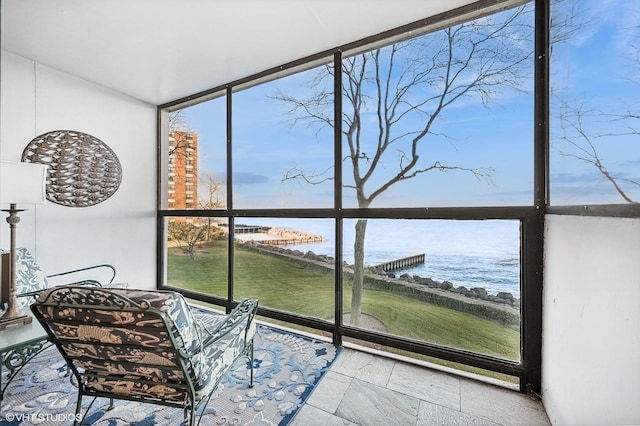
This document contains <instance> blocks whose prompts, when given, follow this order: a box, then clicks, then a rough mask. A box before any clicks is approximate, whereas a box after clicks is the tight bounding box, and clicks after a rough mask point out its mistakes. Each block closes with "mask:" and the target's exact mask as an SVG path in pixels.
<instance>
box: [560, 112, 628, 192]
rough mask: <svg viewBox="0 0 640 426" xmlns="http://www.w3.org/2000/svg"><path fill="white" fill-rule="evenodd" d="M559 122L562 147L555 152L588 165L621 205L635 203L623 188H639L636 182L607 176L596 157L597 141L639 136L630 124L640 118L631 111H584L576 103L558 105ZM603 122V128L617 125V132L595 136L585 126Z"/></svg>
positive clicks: (593, 131)
mask: <svg viewBox="0 0 640 426" xmlns="http://www.w3.org/2000/svg"><path fill="white" fill-rule="evenodd" d="M559 119H560V120H559V121H560V127H561V129H562V134H561V136H560V139H561V140H562V141H564V142H565V146H564V147H562V148H559V149H557V152H558V153H559V154H560V155H562V156H564V157H571V158H575V159H577V160H580V161H582V162H584V163H587V164H590V165H592V166H593V167H595V168H596V170H598V172H599V173H600V174H601V175H602V176H603V178H604V179H605V180H606V181H607V182H609V183H610V184H611V185H612V186H613V188H614V189H615V191H616V192H617V193H618V195H620V196H621V197H622V199H623V200H624V201H626V202H627V203H634V204H635V203H637V202H638V201H636V200H634V199H633V198H631V196H629V195H628V192H629V191H628V190H626V189H625V186H626V187H627V188H630V187H638V188H640V182H639V181H637V180H634V179H628V178H626V177H624V176H621V175H618V174H616V173H615V172H611V171H610V170H609V168H608V167H607V165H606V161H605V160H604V159H603V158H602V156H601V155H600V154H599V153H598V149H597V145H598V144H597V141H598V140H600V139H604V140H607V139H609V140H610V139H612V138H618V137H622V136H630V135H635V136H640V131H639V129H638V128H636V127H634V123H633V121H635V122H637V123H640V116H638V115H637V114H634V113H633V112H631V111H628V112H627V113H624V114H607V113H604V112H602V111H599V110H595V109H587V107H586V106H585V105H584V104H578V102H576V101H572V102H567V101H565V102H562V105H561V108H560V114H559ZM605 121H606V122H607V124H611V123H612V122H615V121H619V122H621V123H622V126H621V131H619V132H617V133H616V132H611V131H608V132H599V131H597V130H595V129H593V128H589V125H591V127H595V126H594V124H602V123H604V122H605Z"/></svg>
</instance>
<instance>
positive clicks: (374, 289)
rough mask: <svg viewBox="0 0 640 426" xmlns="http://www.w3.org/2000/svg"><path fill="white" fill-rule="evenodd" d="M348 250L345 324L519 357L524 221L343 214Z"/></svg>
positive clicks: (345, 271)
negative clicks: (350, 216)
mask: <svg viewBox="0 0 640 426" xmlns="http://www.w3.org/2000/svg"><path fill="white" fill-rule="evenodd" d="M358 247H360V248H361V250H359V249H358ZM358 252H361V255H360V256H358V255H357V253H358ZM344 253H345V261H346V263H347V265H346V266H345V267H344V269H343V270H344V280H345V291H344V296H345V297H344V301H343V303H344V309H345V312H346V315H345V323H346V324H351V325H353V326H357V327H360V328H364V329H369V330H375V331H380V332H384V333H388V334H393V335H396V336H401V337H408V338H411V339H417V340H421V341H425V342H429V343H435V344H438V345H444V346H449V347H452V348H456V349H463V350H467V351H471V352H476V353H482V354H485V355H491V356H495V357H499V358H504V359H509V360H519V359H520V222H519V221H517V220H482V221H472V220H420V219H406V220H391V219H368V220H355V219H354V220H346V221H345V223H344ZM358 265H361V266H362V271H363V274H362V275H361V276H362V277H363V278H362V281H361V285H360V286H358V284H357V283H358V276H359V273H358V270H359V268H358ZM359 289H360V290H359ZM359 293H361V294H362V295H361V296H358V294H359ZM354 300H360V304H359V307H358V304H357V303H355V304H352V301H354ZM358 310H360V314H359V315H358V314H355V315H353V316H352V314H353V313H354V312H358Z"/></svg>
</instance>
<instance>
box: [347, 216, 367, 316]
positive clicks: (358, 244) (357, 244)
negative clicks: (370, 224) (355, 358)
mask: <svg viewBox="0 0 640 426" xmlns="http://www.w3.org/2000/svg"><path fill="white" fill-rule="evenodd" d="M366 231H367V220H366V219H358V222H357V223H356V237H355V241H354V243H353V257H354V262H353V286H352V288H351V321H350V322H351V325H353V326H356V327H357V326H359V325H360V314H362V288H363V283H364V237H365V233H366Z"/></svg>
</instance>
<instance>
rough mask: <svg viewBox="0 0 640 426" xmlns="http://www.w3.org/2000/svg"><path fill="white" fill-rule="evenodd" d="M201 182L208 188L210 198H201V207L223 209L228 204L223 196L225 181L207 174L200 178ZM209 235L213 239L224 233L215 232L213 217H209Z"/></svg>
mask: <svg viewBox="0 0 640 426" xmlns="http://www.w3.org/2000/svg"><path fill="white" fill-rule="evenodd" d="M200 184H201V185H202V186H204V187H205V188H206V191H207V194H208V196H209V197H208V198H207V199H206V200H202V199H201V200H200V202H199V203H198V204H199V205H200V209H202V210H214V209H223V208H224V207H225V205H226V203H225V199H224V197H223V188H224V187H225V186H224V182H223V181H221V180H218V179H216V178H215V177H214V176H213V175H210V174H206V175H204V177H201V178H200ZM206 221H207V229H208V230H207V236H206V240H207V241H211V240H212V239H213V237H214V236H215V235H219V234H221V233H222V231H220V232H214V226H213V221H214V219H213V218H211V217H207V219H206Z"/></svg>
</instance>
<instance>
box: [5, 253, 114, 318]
mask: <svg viewBox="0 0 640 426" xmlns="http://www.w3.org/2000/svg"><path fill="white" fill-rule="evenodd" d="M98 271H99V272H98ZM115 276H116V268H115V267H113V266H112V265H108V264H102V265H93V266H88V267H84V268H79V269H74V270H71V271H66V272H60V273H57V274H52V275H45V273H44V272H43V271H42V269H41V268H40V266H39V265H38V263H37V262H36V260H35V258H34V257H33V255H32V254H31V253H30V252H29V250H27V249H26V248H24V247H18V248H17V249H16V296H17V300H16V304H17V306H18V307H19V308H26V307H27V306H29V305H30V304H31V303H33V302H34V301H35V300H36V298H37V296H38V295H39V294H40V293H42V292H43V291H45V290H46V289H48V288H50V287H52V286H53V285H61V284H64V285H90V286H95V287H101V286H103V285H109V284H112V283H113V280H114V278H115Z"/></svg>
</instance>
